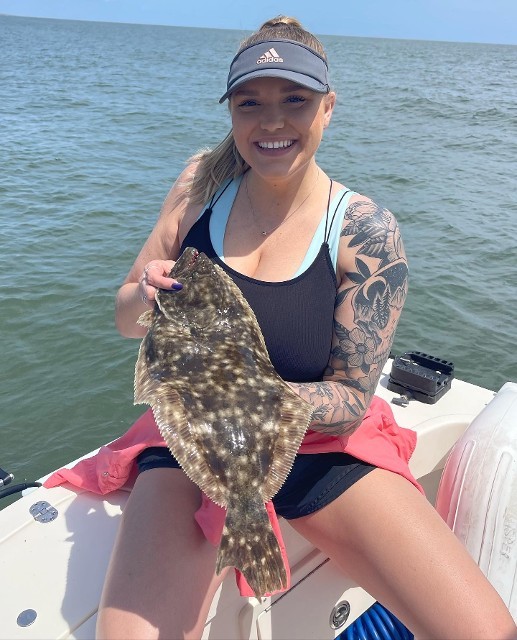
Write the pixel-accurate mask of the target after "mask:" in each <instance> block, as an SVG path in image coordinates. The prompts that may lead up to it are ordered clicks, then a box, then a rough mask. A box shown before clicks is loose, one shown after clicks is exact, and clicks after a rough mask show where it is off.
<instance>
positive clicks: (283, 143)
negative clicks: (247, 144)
mask: <svg viewBox="0 0 517 640" xmlns="http://www.w3.org/2000/svg"><path fill="white" fill-rule="evenodd" d="M257 144H258V146H259V147H260V148H261V149H286V148H287V147H290V146H291V145H292V144H293V140H275V142H257Z"/></svg>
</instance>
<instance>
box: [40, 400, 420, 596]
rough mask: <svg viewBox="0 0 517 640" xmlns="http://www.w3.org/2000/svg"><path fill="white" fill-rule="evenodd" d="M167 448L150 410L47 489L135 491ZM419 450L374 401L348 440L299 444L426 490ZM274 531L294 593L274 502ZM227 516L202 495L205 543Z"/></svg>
mask: <svg viewBox="0 0 517 640" xmlns="http://www.w3.org/2000/svg"><path fill="white" fill-rule="evenodd" d="M159 446H166V445H165V442H164V440H163V438H162V436H161V435H160V432H159V430H158V427H157V425H156V422H155V420H154V417H153V413H152V410H151V409H148V410H147V411H146V412H145V413H144V414H143V415H142V416H141V417H140V418H139V419H138V420H137V421H136V422H135V423H134V424H133V426H132V427H131V428H130V429H129V430H128V431H127V432H126V433H125V434H124V435H123V436H122V437H120V438H118V439H117V440H114V441H113V442H111V443H110V444H108V445H106V446H104V447H101V448H100V449H99V451H98V452H97V453H96V454H95V455H93V456H92V457H90V458H86V459H84V460H81V461H80V462H78V463H77V464H76V465H75V466H74V467H72V468H71V469H60V470H59V471H56V472H55V473H53V474H52V475H51V476H50V477H49V478H48V479H47V480H46V481H45V483H44V486H45V487H47V488H50V487H55V486H57V485H59V484H62V483H64V482H69V483H70V484H72V485H73V486H74V487H78V488H82V489H86V490H87V491H92V492H93V493H99V494H106V493H109V492H110V491H115V490H116V489H120V488H121V487H123V486H124V485H126V484H129V485H130V486H132V484H133V483H134V480H135V479H136V475H137V470H136V462H135V459H136V457H137V456H138V454H139V453H140V452H141V451H143V450H144V449H146V448H147V447H159ZM415 446H416V433H415V432H414V431H411V430H410V429H404V428H402V427H399V426H398V425H397V423H396V422H395V419H394V417H393V413H392V411H391V407H390V406H389V404H388V403H387V402H386V401H385V400H382V399H381V398H379V397H377V396H374V397H373V399H372V402H371V404H370V407H369V409H368V410H367V412H366V414H365V416H364V419H363V422H362V423H361V425H360V426H359V427H358V429H357V430H356V431H354V433H352V434H351V435H349V436H329V435H325V434H322V433H318V432H316V431H308V432H307V433H306V435H305V437H304V439H303V442H302V444H301V447H300V450H299V452H300V453H329V452H338V451H341V452H344V453H348V454H350V455H352V456H354V457H356V458H358V459H359V460H364V461H365V462H368V463H370V464H373V465H375V466H377V467H380V468H381V469H386V470H388V471H392V472H394V473H398V474H399V475H401V476H403V477H404V478H406V479H407V480H409V481H410V482H412V483H413V484H414V485H415V486H416V487H417V488H418V489H419V490H420V491H422V493H423V490H422V488H421V487H420V485H419V484H418V482H417V481H416V480H415V478H414V477H413V475H412V474H411V472H410V470H409V466H408V462H409V459H410V457H411V455H412V453H413V451H414V449H415ZM266 509H267V511H268V514H269V519H270V521H271V525H272V527H273V530H274V532H275V535H276V537H277V539H278V542H279V545H280V549H281V550H282V556H283V558H284V564H285V567H286V571H287V576H288V584H287V586H286V589H288V588H289V587H290V572H289V563H288V561H287V554H286V550H285V545H284V542H283V539H282V533H281V530H280V525H279V522H278V518H277V516H276V513H275V509H274V507H273V503H272V502H268V503H267V504H266ZM225 516H226V512H225V510H224V509H223V508H221V507H218V506H217V505H216V504H214V503H213V502H212V501H211V500H209V498H207V497H206V496H205V495H203V500H202V504H201V507H200V508H199V509H198V511H197V512H196V516H195V517H196V521H197V523H198V524H199V526H200V527H201V529H202V530H203V533H204V535H205V537H206V538H207V540H209V541H210V542H211V543H212V544H214V545H216V546H217V545H218V544H219V541H220V539H221V535H222V530H223V525H224V519H225ZM237 584H238V586H239V590H240V593H241V595H243V596H253V592H252V590H251V588H250V587H249V585H248V584H247V583H246V581H245V579H244V577H243V576H242V574H241V573H240V572H239V571H237Z"/></svg>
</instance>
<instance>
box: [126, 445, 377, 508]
mask: <svg viewBox="0 0 517 640" xmlns="http://www.w3.org/2000/svg"><path fill="white" fill-rule="evenodd" d="M137 464H138V470H139V472H142V471H147V470H148V469H157V468H164V467H166V468H167V467H168V468H172V469H180V468H181V467H180V465H179V463H178V461H177V460H176V458H174V457H173V456H172V454H171V453H170V451H169V449H168V448H167V447H150V448H148V449H144V451H142V453H141V454H140V455H139V456H138V457H137ZM373 469H375V467H374V466H372V465H371V464H367V463H366V462H363V461H362V460H358V459H357V458H354V457H353V456H350V455H348V454H347V453H339V452H336V453H309V454H298V455H297V456H296V458H295V460H294V464H293V468H292V469H291V472H290V473H289V475H288V476H287V479H286V481H285V482H284V484H283V485H282V487H281V489H280V491H279V492H278V493H277V494H276V496H274V498H273V504H274V505H275V511H276V513H277V514H278V515H279V516H282V517H283V518H286V519H287V520H291V519H294V518H301V517H302V516H307V515H309V514H310V513H314V512H315V511H318V509H321V508H322V507H325V506H326V505H328V504H329V503H331V502H332V501H333V500H335V499H336V498H337V497H338V496H340V495H341V494H342V493H343V492H344V491H346V490H347V489H348V488H349V487H351V486H352V485H353V484H354V483H355V482H357V481H358V480H359V479H361V478H362V477H363V476H365V475H366V474H367V473H369V472H370V471H373Z"/></svg>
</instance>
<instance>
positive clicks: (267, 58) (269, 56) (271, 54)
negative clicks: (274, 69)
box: [257, 47, 284, 64]
mask: <svg viewBox="0 0 517 640" xmlns="http://www.w3.org/2000/svg"><path fill="white" fill-rule="evenodd" d="M283 61H284V59H283V58H281V57H280V56H279V55H278V53H277V52H276V51H275V50H274V49H273V47H271V49H269V51H266V53H263V54H262V55H261V56H260V58H259V59H258V60H257V64H264V63H266V62H283Z"/></svg>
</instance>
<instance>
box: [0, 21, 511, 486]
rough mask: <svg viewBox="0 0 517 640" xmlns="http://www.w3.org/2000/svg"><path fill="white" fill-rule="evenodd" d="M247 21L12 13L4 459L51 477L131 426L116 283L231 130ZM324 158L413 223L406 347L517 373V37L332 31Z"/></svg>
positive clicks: (4, 47)
mask: <svg viewBox="0 0 517 640" xmlns="http://www.w3.org/2000/svg"><path fill="white" fill-rule="evenodd" d="M244 35H245V34H244V33H242V32H236V31H222V30H206V29H186V28H175V27H160V26H147V25H127V24H108V23H88V22H74V21H58V20H45V19H31V18H15V17H7V16H0V160H1V169H2V170H1V172H0V242H1V251H0V301H1V302H0V340H1V343H0V344H1V351H0V377H1V378H0V379H1V385H0V466H2V467H4V468H7V469H9V470H10V471H12V472H14V473H15V476H16V479H17V480H18V481H22V480H23V479H25V478H26V479H29V480H31V479H34V478H37V477H40V476H41V475H43V474H45V473H47V472H48V471H50V470H52V469H54V468H56V467H57V466H59V465H61V464H64V463H66V462H68V461H70V460H72V459H74V458H76V457H78V456H80V455H82V454H84V453H86V452H88V451H90V450H92V449H93V448H95V447H98V446H100V445H101V444H102V443H104V442H106V441H108V440H110V439H113V438H114V437H116V436H118V435H119V434H121V433H123V432H124V431H125V430H126V429H127V428H128V427H129V426H130V425H131V423H132V422H133V421H134V419H135V418H136V417H137V416H139V415H140V414H141V413H142V412H143V411H144V409H145V407H141V406H140V407H134V406H133V404H132V394H133V368H134V363H135V359H136V355H137V349H138V341H135V340H126V339H123V338H121V337H120V336H119V335H118V334H117V332H116V330H115V328H114V323H113V301H114V296H115V293H116V290H117V288H118V286H119V285H120V283H121V281H122V280H123V278H124V277H125V275H126V273H127V271H128V269H129V268H130V266H131V264H132V261H133V259H134V257H135V256H136V254H137V252H138V251H139V249H140V247H141V245H142V243H143V242H144V240H145V238H146V237H147V235H148V233H149V232H150V230H151V229H152V227H153V224H154V222H155V220H156V217H157V215H158V211H159V209H160V205H161V203H162V201H163V199H164V197H165V195H166V193H167V191H168V189H169V187H170V185H171V183H172V182H173V180H174V179H175V177H176V176H177V174H178V172H179V171H180V170H181V169H182V167H183V166H184V162H185V160H186V159H187V158H188V157H189V156H190V155H191V154H192V153H194V152H195V151H197V150H198V149H199V148H201V147H204V146H210V145H214V144H216V143H217V142H218V141H219V140H220V139H221V137H222V136H223V135H225V134H226V133H227V131H228V129H229V118H228V112H227V109H226V107H225V106H221V105H219V104H218V102H217V99H218V97H219V95H220V94H221V93H222V91H223V87H224V86H225V81H226V74H227V67H228V64H229V61H230V60H231V57H232V56H233V54H234V52H235V50H236V48H237V47H238V44H239V42H240V40H241V38H242V37H244ZM322 40H323V41H324V43H325V45H326V46H327V49H328V54H329V58H330V61H331V73H332V82H333V84H334V88H335V89H336V90H337V93H338V107H337V109H336V112H335V115H334V118H333V121H332V124H331V127H330V129H328V130H327V132H326V136H325V140H324V142H323V144H322V147H321V150H320V152H319V161H320V164H321V165H322V166H323V168H324V169H325V170H326V171H327V172H328V173H329V174H330V175H331V176H332V177H334V178H335V179H338V180H340V181H342V182H344V183H345V184H347V186H349V187H351V188H353V189H355V190H356V191H360V192H362V193H364V194H367V195H369V196H371V197H373V198H374V199H375V200H377V201H378V202H379V203H381V204H383V205H384V206H387V207H388V208H390V209H391V210H392V211H394V212H395V214H396V215H397V217H398V220H399V222H400V225H401V227H402V233H403V237H404V241H405V245H406V250H407V254H408V258H409V262H410V270H411V283H410V294H409V297H408V301H407V303H406V307H405V310H404V313H403V316H402V320H401V322H400V325H399V329H398V331H397V336H396V341H395V345H394V351H395V352H396V353H400V352H402V351H406V350H419V351H424V352H427V353H430V354H433V355H435V356H438V357H440V358H444V359H446V360H451V361H453V362H454V364H455V367H456V375H457V377H460V378H462V379H465V380H468V381H469V382H472V383H475V384H478V385H480V386H484V387H488V388H490V389H493V390H497V389H499V388H500V386H501V385H502V384H504V382H506V381H507V380H516V379H517V365H516V353H517V352H516V344H517V323H516V298H517V240H516V238H517V195H516V194H517V47H515V46H502V45H486V44H458V43H439V42H419V41H398V40H383V39H363V38H347V37H330V36H323V37H322Z"/></svg>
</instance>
